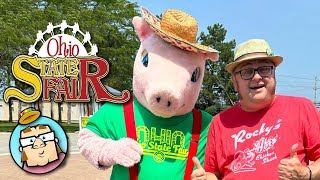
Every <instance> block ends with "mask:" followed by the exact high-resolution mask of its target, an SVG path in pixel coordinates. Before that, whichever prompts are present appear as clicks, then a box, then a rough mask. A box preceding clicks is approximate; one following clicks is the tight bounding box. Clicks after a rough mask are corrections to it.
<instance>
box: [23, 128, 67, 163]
mask: <svg viewBox="0 0 320 180" xmlns="http://www.w3.org/2000/svg"><path fill="white" fill-rule="evenodd" d="M19 150H20V151H21V152H22V162H25V163H24V165H23V166H24V167H23V168H24V169H25V168H28V167H34V166H46V165H47V164H48V163H51V162H54V161H57V160H58V159H59V158H60V159H63V158H64V153H63V152H62V151H61V149H60V147H59V145H58V138H55V134H54V132H53V131H52V130H51V129H50V127H49V126H48V125H37V126H35V127H27V128H25V129H23V130H21V136H20V148H19ZM25 166H28V167H25Z"/></svg>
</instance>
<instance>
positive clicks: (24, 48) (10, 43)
mask: <svg viewBox="0 0 320 180" xmlns="http://www.w3.org/2000/svg"><path fill="white" fill-rule="evenodd" d="M137 7H138V6H137V4H136V3H131V2H129V1H127V0H15V1H14V3H12V1H11V0H2V1H1V2H0V61H1V63H0V69H7V70H8V72H7V74H8V76H9V77H11V73H12V72H11V68H10V67H11V64H12V61H13V60H14V58H15V57H16V56H17V55H20V54H27V53H28V48H29V47H30V45H32V44H33V43H34V42H35V39H36V34H37V32H38V30H42V31H44V30H45V29H46V28H47V25H48V23H49V22H51V23H52V24H53V25H56V24H60V23H61V22H62V20H66V21H67V23H68V24H69V25H73V24H74V23H79V26H80V30H82V31H83V32H90V34H91V42H92V43H93V44H97V46H98V49H99V52H98V53H97V55H98V56H99V57H103V58H105V59H106V60H107V61H108V62H109V65H110V71H109V75H108V77H107V78H105V79H104V80H103V82H104V84H107V85H109V86H111V87H113V88H115V89H119V90H123V89H131V84H132V69H133V60H134V56H135V53H136V51H137V49H138V47H139V40H138V38H137V36H136V35H135V32H134V29H133V26H132V23H131V20H132V18H133V17H134V16H136V15H138V10H137ZM70 31H71V30H70ZM56 33H59V32H55V34H56ZM80 38H81V37H80ZM5 67H9V68H5ZM1 76H2V74H1ZM4 79H7V82H6V84H7V85H9V83H10V78H8V77H4ZM16 85H17V86H18V87H19V88H25V87H24V85H25V84H23V83H20V82H17V83H16Z"/></svg>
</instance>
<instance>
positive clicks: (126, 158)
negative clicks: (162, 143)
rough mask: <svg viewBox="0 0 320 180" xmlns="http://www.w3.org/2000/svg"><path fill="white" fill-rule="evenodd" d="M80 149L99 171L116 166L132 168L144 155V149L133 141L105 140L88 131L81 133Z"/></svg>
mask: <svg viewBox="0 0 320 180" xmlns="http://www.w3.org/2000/svg"><path fill="white" fill-rule="evenodd" d="M78 147H79V149H80V153H81V154H82V155H83V156H84V157H85V158H86V159H87V160H88V161H89V162H90V163H91V164H92V165H94V166H95V167H96V168H98V169H108V168H109V167H111V166H113V165H116V164H119V165H122V166H125V167H131V166H133V165H134V164H136V163H138V162H139V161H140V159H141V154H142V148H141V147H140V145H139V144H138V142H136V141H134V140H133V139H130V138H121V139H119V140H116V141H115V140H112V139H105V138H102V137H100V136H98V135H96V134H95V133H93V132H92V131H90V130H88V129H82V130H81V131H80V133H79V140H78Z"/></svg>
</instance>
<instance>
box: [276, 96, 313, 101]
mask: <svg viewBox="0 0 320 180" xmlns="http://www.w3.org/2000/svg"><path fill="white" fill-rule="evenodd" d="M276 98H278V99H279V100H281V101H282V102H287V103H310V102H311V100H310V99H308V98H305V97H300V96H288V95H277V96H276Z"/></svg>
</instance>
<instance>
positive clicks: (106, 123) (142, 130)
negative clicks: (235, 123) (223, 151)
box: [86, 98, 212, 180]
mask: <svg viewBox="0 0 320 180" xmlns="http://www.w3.org/2000/svg"><path fill="white" fill-rule="evenodd" d="M201 113H202V128H201V134H200V140H199V144H198V151H197V157H198V158H199V160H200V162H201V164H203V161H204V153H205V145H206V141H207V133H208V128H209V124H210V121H211V119H212V116H211V115H210V114H208V113H206V112H204V111H201ZM134 117H135V123H136V131H137V141H138V143H139V144H140V145H141V146H142V148H143V155H142V157H141V161H140V163H139V165H138V168H139V173H138V176H139V180H142V179H148V180H149V179H161V180H163V179H166V180H169V179H175V180H176V179H183V177H184V172H185V167H186V162H187V157H188V151H189V144H190V139H191V136H192V122H193V115H192V112H190V113H188V114H185V115H181V116H175V117H171V118H161V117H158V116H155V115H153V114H152V113H151V112H150V111H149V110H147V109H146V108H144V107H143V106H142V105H141V104H140V103H139V102H138V101H137V99H136V98H134ZM86 128H87V129H89V130H91V131H92V132H94V133H95V134H97V135H99V136H100V137H103V138H110V139H113V140H119V139H120V138H123V137H127V133H126V126H125V120H124V114H123V106H122V105H121V104H112V103H106V104H104V105H103V106H102V107H101V108H100V109H99V111H98V112H96V113H95V114H94V115H93V116H92V117H91V118H90V120H89V121H88V124H87V126H86ZM111 179H116V180H119V179H120V180H122V179H123V180H125V179H129V171H128V168H126V167H123V166H121V165H114V166H113V170H112V175H111Z"/></svg>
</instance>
